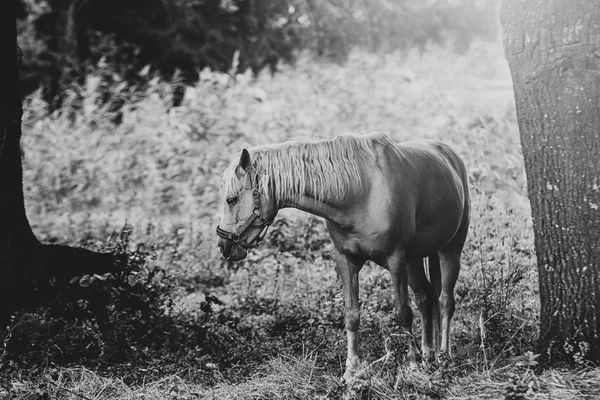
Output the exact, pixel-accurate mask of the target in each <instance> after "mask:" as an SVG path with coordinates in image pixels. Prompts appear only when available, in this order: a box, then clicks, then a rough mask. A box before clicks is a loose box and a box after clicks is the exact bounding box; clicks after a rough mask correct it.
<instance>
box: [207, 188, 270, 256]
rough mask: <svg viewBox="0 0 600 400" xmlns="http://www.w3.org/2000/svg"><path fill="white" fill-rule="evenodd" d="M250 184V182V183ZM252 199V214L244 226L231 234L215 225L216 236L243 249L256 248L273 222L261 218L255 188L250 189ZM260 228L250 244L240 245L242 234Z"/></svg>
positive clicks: (258, 194) (258, 192) (258, 196)
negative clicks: (250, 229)
mask: <svg viewBox="0 0 600 400" xmlns="http://www.w3.org/2000/svg"><path fill="white" fill-rule="evenodd" d="M251 182H252V181H251ZM252 199H253V201H254V208H253V209H252V214H251V215H250V216H249V217H248V218H247V219H246V222H244V225H242V226H241V227H240V228H239V229H235V228H234V231H232V232H229V231H226V230H224V229H221V227H220V226H218V225H217V235H218V236H219V237H221V238H223V239H226V240H231V241H232V242H233V243H236V244H238V243H239V244H240V245H243V246H244V247H255V246H258V245H259V244H260V243H261V242H262V241H263V239H264V238H265V235H266V234H267V230H268V229H269V225H271V223H272V222H273V221H269V220H267V219H265V218H263V216H262V211H261V209H260V191H259V190H258V189H257V188H252ZM255 220H259V221H258V223H257V224H255V223H254V221H255ZM251 227H253V228H261V231H260V232H259V234H258V235H256V236H255V237H254V238H253V239H252V240H251V241H250V242H245V243H243V244H242V243H240V239H241V238H242V235H243V234H244V232H246V231H247V230H248V228H251Z"/></svg>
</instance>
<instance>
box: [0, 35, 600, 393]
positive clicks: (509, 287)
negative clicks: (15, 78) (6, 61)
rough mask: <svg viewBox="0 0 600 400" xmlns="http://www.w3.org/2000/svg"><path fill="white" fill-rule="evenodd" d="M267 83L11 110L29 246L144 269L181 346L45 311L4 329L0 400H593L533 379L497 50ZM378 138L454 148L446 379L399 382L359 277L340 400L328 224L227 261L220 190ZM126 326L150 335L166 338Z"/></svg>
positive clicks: (93, 86) (281, 235) (588, 388)
mask: <svg viewBox="0 0 600 400" xmlns="http://www.w3.org/2000/svg"><path fill="white" fill-rule="evenodd" d="M280 69H281V71H280V72H279V73H277V74H275V75H274V76H271V75H270V74H268V73H263V74H262V75H260V76H259V77H257V78H253V77H252V76H251V75H238V76H233V75H228V74H221V73H213V72H211V71H203V72H202V74H201V80H200V82H199V83H198V84H197V85H196V86H195V87H192V88H188V89H186V93H185V98H184V100H183V104H182V105H181V106H180V107H176V108H172V107H170V104H171V102H170V96H171V85H170V84H168V83H167V82H162V81H160V80H159V79H158V78H156V79H154V80H152V81H151V83H150V85H148V86H147V87H139V88H136V87H130V86H128V85H127V84H125V83H122V84H121V83H119V82H116V83H114V84H111V85H110V86H108V87H107V86H106V85H105V84H104V83H103V82H105V80H103V79H101V77H102V75H101V74H100V73H98V74H97V75H91V76H88V78H87V81H86V83H85V85H83V86H82V87H79V88H73V89H70V95H69V97H68V99H67V101H66V102H65V104H64V105H63V108H62V109H61V110H60V111H56V112H52V113H49V112H48V111H47V106H46V104H45V103H44V102H43V101H42V100H40V96H39V94H34V95H32V96H30V97H28V98H27V99H26V101H25V102H24V116H23V139H22V147H23V164H24V188H25V189H24V190H25V197H26V205H27V212H28V217H29V220H30V223H31V224H32V227H33V230H34V232H36V234H37V235H38V237H39V238H40V239H41V240H42V241H44V242H53V243H66V244H72V245H78V246H79V245H81V246H84V247H87V248H89V249H93V250H102V251H115V248H119V249H120V251H128V252H129V253H130V257H137V258H136V259H135V262H136V263H137V264H136V265H138V267H139V268H140V269H139V270H136V271H134V272H133V273H132V274H130V275H129V276H126V277H124V279H126V280H127V282H129V284H130V285H131V286H132V287H133V286H136V285H149V286H152V287H160V288H161V290H163V292H168V294H167V295H164V293H163V292H161V293H163V295H164V297H162V298H164V299H165V300H164V301H165V302H164V306H163V307H162V309H161V310H162V311H161V312H162V313H164V315H166V316H168V317H169V318H171V320H170V321H175V322H173V323H172V324H171V326H170V328H173V327H174V328H176V329H178V327H179V326H180V325H178V324H181V326H182V330H181V331H180V334H179V336H177V337H176V338H173V339H172V340H171V339H169V343H168V344H167V343H155V342H153V341H152V340H150V339H148V340H145V341H144V342H143V343H142V342H140V341H137V340H136V339H135V335H134V334H132V333H130V332H131V331H130V330H129V329H130V327H129V325H128V322H127V321H126V319H124V318H125V317H126V316H123V315H121V316H120V317H119V318H122V319H119V320H118V321H115V320H111V322H110V323H109V324H108V327H109V331H108V332H107V331H102V329H97V325H96V323H95V322H89V321H82V320H79V319H77V318H73V319H71V320H67V322H66V323H64V324H63V325H60V326H57V324H56V322H51V321H49V320H46V319H45V317H44V312H45V311H44V309H40V310H37V311H36V312H23V313H19V314H17V315H16V316H15V318H14V319H13V321H12V322H11V324H12V325H11V326H12V329H13V335H12V336H11V337H9V338H8V340H7V343H5V347H6V348H7V350H6V351H8V352H9V358H10V359H11V360H12V361H11V362H12V363H13V364H14V365H13V367H12V370H11V371H12V373H11V375H10V378H9V381H8V382H3V385H4V389H3V388H2V387H0V398H2V396H3V395H5V394H7V393H8V391H7V390H8V389H7V388H8V387H9V386H10V387H11V389H10V390H11V391H12V393H13V395H16V396H19V395H22V396H24V395H25V394H26V393H30V394H31V393H34V394H35V393H37V394H35V395H34V396H42V395H43V393H46V394H47V395H49V396H50V398H61V399H63V398H64V399H71V398H72V399H76V398H89V399H92V398H93V399H133V398H146V399H164V398H176V399H195V398H209V399H213V398H214V399H228V398H230V399H271V398H277V399H284V398H299V399H315V398H322V399H325V398H331V399H336V398H342V397H346V398H365V399H366V398H372V399H392V398H411V399H413V398H434V399H439V398H455V399H466V398H489V399H499V398H507V399H524V398H586V397H587V398H593V397H594V396H596V395H600V384H599V383H598V382H599V381H600V373H599V372H598V370H597V369H596V370H593V369H586V368H585V365H580V369H579V370H576V371H573V370H571V371H568V372H567V371H566V370H565V371H562V370H546V371H538V370H537V369H536V361H535V358H536V354H535V353H536V348H535V341H536V338H537V337H536V335H537V323H538V306H539V300H538V298H537V294H538V293H537V275H536V267H535V254H534V249H533V231H532V227H531V217H530V210H529V205H528V200H527V197H526V196H527V193H526V182H525V174H524V167H523V160H522V156H521V150H520V144H519V136H518V135H519V134H518V128H517V123H516V116H515V109H514V102H513V93H512V84H511V80H510V74H509V71H508V66H507V63H506V60H505V59H504V55H503V53H502V46H501V43H499V42H494V43H489V42H480V43H474V44H473V45H472V46H471V48H470V49H469V50H468V51H466V52H465V53H463V54H457V53H455V52H453V51H451V50H446V49H443V48H431V49H428V50H427V51H424V52H419V51H414V52H406V53H402V54H381V55H374V54H365V53H361V52H353V53H351V55H350V57H349V60H348V62H347V63H346V64H344V65H338V64H335V63H327V62H315V61H313V60H311V59H310V58H309V57H300V59H299V61H298V62H297V64H296V65H295V66H285V65H282V66H281V67H280ZM104 73H105V74H110V71H108V70H106V71H104ZM143 73H146V71H140V74H143ZM107 94H109V95H110V96H111V98H113V99H114V101H118V100H119V99H124V101H125V105H124V106H123V107H122V108H121V110H120V111H114V109H115V108H114V107H111V104H113V103H111V102H109V103H105V102H103V101H100V100H101V99H104V98H105V96H106V95H107ZM80 98H83V99H84V100H83V101H80V100H78V99H80ZM373 130H380V131H383V132H386V133H387V134H389V135H390V136H391V137H392V138H394V139H395V140H397V141H402V140H407V139H415V138H436V139H441V140H443V141H446V142H448V143H450V144H451V145H452V146H454V147H455V148H456V149H457V150H458V152H459V153H460V155H461V156H462V158H463V159H464V161H465V163H466V164H467V167H468V169H469V171H470V187H471V196H472V208H473V213H472V220H471V228H470V235H469V237H468V242H467V245H466V248H465V251H464V253H463V259H462V261H463V268H462V271H461V275H460V277H459V281H458V284H457V289H456V294H457V311H456V314H455V317H454V319H453V322H454V324H453V329H452V335H453V339H454V342H453V353H454V359H453V360H452V362H450V363H448V364H445V365H442V366H431V367H422V368H420V369H417V370H410V369H409V368H408V367H407V366H405V363H404V361H405V360H404V356H405V352H406V346H405V344H404V342H403V340H402V338H400V337H399V335H398V334H397V333H398V329H397V327H396V325H395V322H394V320H393V317H392V309H393V298H392V292H391V290H390V281H389V274H388V273H387V271H385V270H384V269H382V268H380V267H378V266H376V265H374V264H368V265H366V266H365V268H363V270H362V272H361V275H360V279H361V288H360V300H361V330H360V335H361V340H360V345H361V348H360V349H361V352H362V356H363V358H364V360H365V368H366V369H365V371H364V373H363V374H362V375H361V376H359V377H358V378H357V380H356V381H355V382H354V384H353V385H351V386H349V387H346V386H343V385H342V384H341V381H340V377H341V376H342V373H343V364H344V360H345V351H346V350H345V346H346V339H345V332H344V325H343V298H342V292H341V283H340V280H339V279H338V278H337V275H336V271H335V267H334V262H333V260H332V252H333V248H332V244H331V243H330V240H329V236H328V234H327V232H326V229H325V224H324V222H323V221H322V220H321V219H319V218H316V217H313V216H310V215H308V214H304V213H301V212H299V211H296V210H283V211H281V212H280V213H279V217H278V218H277V220H276V222H275V224H274V226H273V227H272V228H271V229H270V230H269V233H268V235H267V238H266V240H265V243H264V244H262V245H261V246H260V247H258V248H257V249H254V250H252V251H251V253H250V255H249V257H248V258H247V259H246V260H244V261H243V262H241V263H232V262H229V261H226V260H223V259H222V258H221V257H220V254H219V251H218V249H217V246H216V242H217V241H216V239H217V236H216V234H215V228H216V225H217V224H218V223H219V220H220V214H221V210H222V199H221V198H220V195H219V182H220V177H221V173H222V171H223V169H224V168H225V166H226V164H227V163H228V162H229V160H230V159H231V157H232V156H233V155H234V154H236V153H237V152H238V151H239V150H241V149H242V148H243V147H244V146H248V145H256V144H263V143H271V142H278V141H282V140H285V139H287V138H290V137H293V136H298V135H303V136H306V135H308V136H320V137H331V136H333V135H335V134H337V133H343V132H365V133H366V132H370V131H373ZM148 271H160V273H154V272H152V273H150V272H148ZM142 278H143V279H142ZM97 279H100V278H98V277H92V278H88V279H87V280H86V281H85V284H84V283H83V282H82V283H81V284H82V285H83V286H85V285H88V284H89V282H90V280H91V281H94V280H97ZM165 282H166V283H165ZM160 285H164V286H160ZM413 310H416V308H415V307H414V306H413ZM415 315H416V316H415V325H414V326H415V332H416V333H417V334H418V332H420V330H419V324H420V321H419V319H418V313H415ZM131 318H133V319H134V320H135V321H137V322H139V324H138V325H139V326H141V327H142V328H143V329H146V330H147V331H150V332H152V335H157V336H156V337H161V336H160V334H161V332H163V333H164V332H166V331H167V330H168V328H169V327H167V326H165V327H163V325H160V324H159V323H158V322H157V323H155V322H154V321H155V320H151V319H148V320H145V318H146V316H145V315H144V314H140V315H137V314H132V315H131ZM160 321H162V322H160V323H164V321H163V320H160ZM181 321H183V322H181ZM144 324H146V325H144ZM139 326H137V328H136V329H139ZM194 326H195V327H196V328H194ZM132 329H133V328H132ZM143 329H142V330H143ZM159 329H160V330H161V331H160V332H159ZM32 332H39V334H33V333H32ZM51 332H54V333H56V332H60V334H59V336H60V339H56V338H54V339H53V338H50V333H51ZM36 335H37V336H36ZM111 335H113V336H117V337H118V340H120V342H119V343H121V344H122V345H123V349H121V350H119V351H120V352H121V354H120V355H121V358H120V359H116V358H114V357H112V356H111V357H112V358H106V360H110V362H109V361H105V362H103V361H98V360H103V357H107V354H112V353H114V352H115V351H114V349H113V348H112V347H110V346H108V345H107V343H115V342H117V340H116V339H114V338H112V339H110V340H109V339H107V337H112V336H111ZM129 335H131V336H129ZM171 337H172V336H171ZM83 342H85V344H84V343H83ZM81 354H85V356H81ZM398 366H399V367H398ZM9 398H10V397H9ZM28 398H36V399H38V398H43V397H28Z"/></svg>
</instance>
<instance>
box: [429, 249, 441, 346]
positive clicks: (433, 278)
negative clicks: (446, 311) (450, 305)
mask: <svg viewBox="0 0 600 400" xmlns="http://www.w3.org/2000/svg"><path fill="white" fill-rule="evenodd" d="M426 264H427V267H426V271H425V272H426V274H427V278H429V282H430V283H431V292H432V293H431V294H432V297H433V299H432V304H431V306H432V307H431V311H432V313H431V314H432V315H431V316H432V319H433V345H434V348H435V349H438V348H439V345H440V338H441V336H440V324H441V316H440V295H441V294H442V272H441V270H440V256H439V255H438V253H434V254H432V255H430V256H429V257H428V258H427V259H426Z"/></svg>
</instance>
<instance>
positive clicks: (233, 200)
mask: <svg viewBox="0 0 600 400" xmlns="http://www.w3.org/2000/svg"><path fill="white" fill-rule="evenodd" d="M225 201H226V202H227V204H229V205H230V206H232V205H234V204H235V203H237V201H238V198H237V197H228V198H227V200H225Z"/></svg>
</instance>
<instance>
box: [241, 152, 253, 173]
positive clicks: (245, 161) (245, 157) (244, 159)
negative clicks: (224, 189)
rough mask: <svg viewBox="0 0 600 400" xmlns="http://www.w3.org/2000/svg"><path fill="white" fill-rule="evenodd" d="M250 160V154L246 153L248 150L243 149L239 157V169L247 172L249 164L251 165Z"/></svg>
mask: <svg viewBox="0 0 600 400" xmlns="http://www.w3.org/2000/svg"><path fill="white" fill-rule="evenodd" d="M251 162H252V161H251V160H250V153H248V150H246V149H244V150H242V155H241V156H240V165H239V166H240V167H241V168H242V169H243V170H244V171H248V168H250V164H251Z"/></svg>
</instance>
